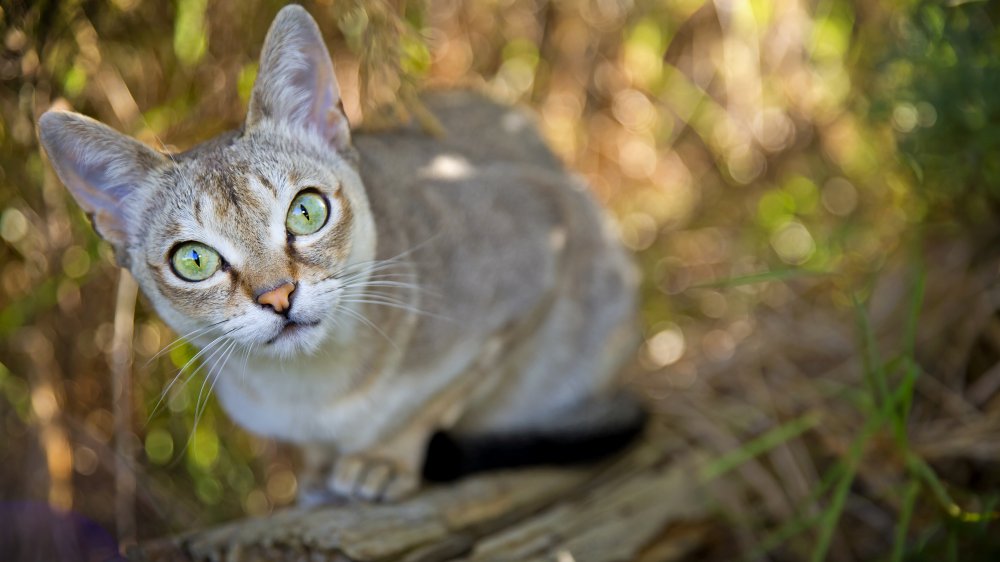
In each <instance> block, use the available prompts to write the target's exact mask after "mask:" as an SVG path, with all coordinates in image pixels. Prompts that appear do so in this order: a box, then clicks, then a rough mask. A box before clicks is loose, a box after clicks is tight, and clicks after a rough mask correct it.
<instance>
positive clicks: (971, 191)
mask: <svg viewBox="0 0 1000 562" xmlns="http://www.w3.org/2000/svg"><path fill="white" fill-rule="evenodd" d="M998 16H1000V11H998V5H997V4H996V3H995V2H965V3H959V2H955V3H952V5H945V4H943V3H941V2H932V1H923V0H921V1H916V2H912V3H911V5H910V6H907V9H906V11H905V12H904V13H902V14H898V15H895V16H893V17H892V18H891V20H890V21H889V24H890V29H891V34H892V35H891V36H892V37H893V38H894V39H895V41H894V42H893V45H892V47H891V48H890V49H889V50H888V53H887V55H886V56H885V58H884V59H882V60H881V61H880V62H879V64H878V69H879V72H880V76H879V77H878V78H877V80H876V82H875V88H874V93H875V96H876V97H875V101H876V103H875V105H874V106H873V111H872V113H873V115H874V116H875V117H876V118H879V119H884V120H887V121H890V122H891V123H892V127H893V129H895V130H896V132H897V134H898V137H899V138H900V141H901V142H900V148H901V152H902V156H903V158H904V159H905V161H906V162H907V164H908V165H909V166H911V167H912V169H913V173H914V175H915V176H916V180H917V181H916V184H917V185H918V186H920V189H919V193H920V194H921V195H922V196H923V197H925V198H926V200H927V203H928V205H929V207H931V208H933V209H936V210H937V211H938V213H937V214H938V218H943V219H948V218H950V217H951V216H953V215H954V214H956V213H959V214H961V215H964V216H967V217H969V218H970V219H973V220H976V221H979V222H984V221H988V220H990V219H993V218H995V215H996V211H997V209H998V208H1000V207H998V203H1000V162H998V161H997V159H996V158H995V155H996V154H997V151H998V150H1000V127H998V126H997V125H1000V36H998V34H997V30H996V24H997V20H998Z"/></svg>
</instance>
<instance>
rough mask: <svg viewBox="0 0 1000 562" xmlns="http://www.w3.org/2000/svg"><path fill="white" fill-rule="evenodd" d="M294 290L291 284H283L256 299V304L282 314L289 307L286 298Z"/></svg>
mask: <svg viewBox="0 0 1000 562" xmlns="http://www.w3.org/2000/svg"><path fill="white" fill-rule="evenodd" d="M294 290H295V285H294V284H293V283H285V284H284V285H281V286H279V287H276V288H274V289H271V290H270V291H268V292H266V293H264V294H262V295H260V296H259V297H257V302H259V303H260V304H263V305H265V306H270V307H271V308H273V309H274V311H275V312H284V311H286V310H288V307H289V306H290V305H289V302H288V297H289V296H290V295H291V294H292V291H294Z"/></svg>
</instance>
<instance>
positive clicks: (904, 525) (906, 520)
mask: <svg viewBox="0 0 1000 562" xmlns="http://www.w3.org/2000/svg"><path fill="white" fill-rule="evenodd" d="M919 493H920V481H919V480H917V479H915V478H910V481H909V482H907V483H906V489H905V490H904V491H903V505H902V508H901V509H900V512H899V521H897V522H896V532H895V533H894V536H895V539H894V541H893V545H892V558H891V560H892V562H902V560H903V556H904V555H905V554H906V535H907V532H908V531H909V530H910V519H912V518H913V508H914V507H915V506H916V505H917V495H918V494H919Z"/></svg>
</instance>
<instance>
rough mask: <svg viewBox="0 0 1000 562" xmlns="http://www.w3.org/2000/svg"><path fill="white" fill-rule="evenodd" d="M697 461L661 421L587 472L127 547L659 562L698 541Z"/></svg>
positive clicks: (425, 561)
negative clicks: (675, 528) (677, 530)
mask: <svg viewBox="0 0 1000 562" xmlns="http://www.w3.org/2000/svg"><path fill="white" fill-rule="evenodd" d="M702 464H703V461H702V456H701V455H699V454H697V453H692V452H689V451H685V446H684V444H683V443H682V442H680V441H679V440H677V439H676V438H675V437H674V436H673V435H672V434H671V432H670V431H669V429H668V428H667V427H666V425H665V423H664V422H663V421H661V420H654V421H653V422H652V423H651V424H650V427H649V428H648V430H647V432H646V434H645V435H644V436H643V438H642V439H641V440H640V441H639V442H638V443H637V444H636V445H634V446H633V447H631V448H630V449H629V450H628V451H626V452H625V453H623V454H622V455H620V456H619V457H617V458H615V459H611V460H609V461H607V462H605V463H602V464H601V465H598V466H591V467H577V468H565V469H557V468H535V469H529V470H517V471H506V472H497V473H492V474H482V475H478V476H475V477H472V478H468V479H465V480H463V481H461V482H458V483H455V484H453V485H448V486H435V487H430V488H428V489H426V490H424V491H422V492H421V493H419V494H418V495H417V496H415V497H413V498H411V499H409V500H407V501H405V502H402V503H398V504H387V505H367V504H353V505H336V506H325V507H320V508H313V509H289V510H285V511H281V512H278V513H275V514H273V515H270V516H268V517H262V518H254V519H245V520H241V521H235V522H232V523H228V524H225V525H222V526H220V527H216V528H213V529H208V530H199V531H193V532H190V533H187V534H183V535H181V536H177V537H172V538H168V539H160V540H156V541H152V542H148V543H145V544H140V545H139V546H137V547H135V548H133V549H131V550H130V551H129V557H130V559H133V560H145V561H150V562H158V561H181V560H184V561H187V560H199V561H201V560H211V561H219V562H230V561H233V562H235V561H258V560H260V561H264V560H269V561H313V560H337V561H340V560H352V561H378V562H382V561H405V562H434V561H439V560H467V561H470V562H471V561H485V560H490V561H496V560H511V561H515V560H516V561H532V560H556V561H558V562H569V561H576V562H604V561H607V562H611V561H625V560H635V559H640V558H643V557H644V558H645V559H648V560H654V559H655V560H667V559H672V558H676V557H679V556H681V555H683V554H684V553H685V552H688V551H689V550H690V549H691V548H695V547H697V546H698V545H699V542H698V540H697V533H695V534H694V535H693V534H692V533H691V528H692V527H691V526H690V525H688V526H687V527H685V528H684V529H683V532H681V534H680V538H679V540H677V541H673V540H672V535H671V533H670V532H669V531H670V528H671V525H672V524H676V523H682V522H691V521H698V520H701V519H703V518H705V517H706V516H707V515H708V513H709V507H710V501H709V499H708V496H707V493H705V491H704V489H703V487H702V485H701V484H700V480H699V478H698V474H699V467H700V466H701V465H702Z"/></svg>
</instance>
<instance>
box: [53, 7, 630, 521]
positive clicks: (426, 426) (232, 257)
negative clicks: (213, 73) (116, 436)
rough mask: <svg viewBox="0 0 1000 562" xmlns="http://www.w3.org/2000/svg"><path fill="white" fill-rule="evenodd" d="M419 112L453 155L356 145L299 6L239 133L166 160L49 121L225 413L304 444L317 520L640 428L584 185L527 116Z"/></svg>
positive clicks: (424, 142)
mask: <svg viewBox="0 0 1000 562" xmlns="http://www.w3.org/2000/svg"><path fill="white" fill-rule="evenodd" d="M425 102H426V104H427V106H428V107H429V108H430V110H431V111H432V112H433V113H434V114H435V115H436V117H437V118H438V119H439V120H440V122H441V124H442V125H443V127H444V129H445V131H446V133H445V134H444V136H443V137H442V138H433V137H431V136H428V135H425V134H423V133H421V132H420V131H419V130H417V129H416V128H400V129H399V130H395V131H390V132H384V133H378V134H374V133H372V134H358V135H354V138H353V139H352V134H351V132H350V130H349V127H348V122H347V118H346V117H345V115H344V113H343V111H342V106H341V104H340V93H339V89H338V86H337V82H336V79H335V77H334V73H333V66H332V63H331V60H330V56H329V54H328V52H327V49H326V46H325V45H324V43H323V39H322V37H321V35H320V32H319V28H318V27H317V25H316V23H315V22H314V21H313V19H312V18H311V17H310V16H309V14H308V13H307V12H306V11H305V10H304V9H302V8H301V7H299V6H288V7H286V8H284V9H282V10H281V12H280V13H279V14H278V15H277V18H276V19H275V21H274V23H273V24H272V26H271V29H270V31H269V32H268V35H267V39H266V41H265V43H264V49H263V53H262V55H261V61H260V69H259V74H258V77H257V80H256V83H255V85H254V88H253V91H252V94H251V98H250V103H249V109H248V112H247V117H246V121H245V123H244V125H243V127H242V128H241V129H240V130H236V131H232V132H230V133H228V134H223V135H221V136H219V137H217V138H215V139H212V140H210V141H208V142H206V143H203V144H201V145H198V146H196V147H194V148H193V149H191V150H189V151H187V152H184V153H180V154H164V153H160V152H157V151H155V150H153V149H151V148H149V147H147V146H146V145H144V144H142V143H140V142H138V141H136V140H133V139H131V138H128V137H126V136H124V135H122V134H119V133H117V132H115V131H113V130H112V129H110V128H108V127H107V126H105V125H102V124H100V123H98V122H96V121H94V120H92V119H89V118H87V117H84V116H81V115H79V114H75V113H70V112H55V111H50V112H47V113H46V114H44V115H43V116H42V117H41V119H40V121H39V125H40V138H41V141H42V144H43V145H44V148H45V150H46V151H47V153H48V155H49V158H50V159H51V161H52V164H53V165H54V167H55V169H56V171H57V173H58V175H59V177H60V178H61V179H62V181H63V183H65V185H66V186H67V187H68V188H69V190H70V191H71V192H72V194H73V195H74V197H75V198H76V200H77V201H78V202H79V204H80V205H81V206H82V207H83V209H84V210H85V211H86V212H87V213H88V214H89V215H90V216H91V219H92V222H93V225H94V228H95V229H96V230H97V232H98V233H99V234H100V235H101V236H102V237H103V238H105V239H106V240H107V241H108V242H110V243H111V244H112V246H113V247H114V250H115V255H116V257H117V260H118V261H119V263H120V264H121V265H122V266H123V267H127V268H128V269H129V270H130V271H131V272H132V274H133V275H134V277H135V278H136V280H137V281H138V283H139V285H140V287H141V288H142V290H143V292H144V293H145V295H146V296H147V297H148V299H149V300H150V302H151V303H152V304H153V306H154V307H155V309H156V310H157V312H158V313H159V314H160V316H161V317H162V318H163V319H164V320H165V321H166V322H167V324H169V325H170V326H171V327H172V328H173V329H174V330H176V331H177V333H178V334H182V335H188V337H189V338H190V340H191V341H192V342H193V343H194V344H195V345H196V346H198V347H199V348H201V349H202V350H203V352H204V355H203V357H207V358H208V360H206V363H207V364H208V365H209V366H210V373H209V376H211V377H213V383H212V384H214V386H215V389H216V390H217V392H218V396H219V399H220V401H221V404H222V406H223V408H224V409H225V410H226V411H227V412H228V413H229V415H231V416H232V417H233V418H234V419H235V420H236V421H237V422H238V423H239V424H241V425H242V426H244V427H245V428H247V429H249V430H250V431H253V432H256V433H259V434H262V435H266V436H272V437H276V438H278V439H282V440H286V441H290V442H294V443H296V444H299V445H301V446H302V448H303V450H304V459H305V460H304V464H305V474H304V476H303V478H304V480H303V482H302V484H301V487H300V489H302V490H303V491H304V492H305V494H304V496H303V497H304V498H305V499H306V500H308V501H317V500H321V499H326V498H327V497H329V495H332V496H336V497H349V498H359V499H367V500H394V499H397V498H401V497H403V496H405V495H407V494H409V493H411V492H413V491H414V490H415V489H416V488H417V487H418V486H419V483H420V477H421V471H422V470H423V471H424V473H425V474H427V475H429V476H434V477H445V478H447V477H450V476H455V475H458V474H461V473H463V472H465V471H467V470H473V469H477V468H483V467H489V466H496V465H504V464H508V465H511V464H520V463H522V462H525V461H530V460H543V461H558V460H561V459H563V458H580V459H583V458H587V457H588V454H589V453H587V452H585V451H584V450H583V449H580V448H581V447H584V446H585V445H587V444H588V443H589V444H591V445H593V444H594V443H597V444H598V447H597V448H598V449H601V448H603V449H609V450H610V449H613V448H614V447H615V446H617V445H615V443H616V442H617V441H616V440H617V439H618V438H620V437H624V436H626V435H630V434H632V433H634V432H635V431H636V427H637V426H638V425H639V424H640V421H639V420H640V418H641V415H639V414H637V412H639V411H640V410H639V409H637V408H636V407H635V403H634V402H633V401H631V400H630V399H623V398H622V396H623V395H622V394H621V393H620V392H619V391H617V390H616V387H615V380H614V379H615V374H616V373H617V372H618V371H619V370H620V367H621V366H622V364H623V362H625V361H626V360H627V359H628V358H629V357H630V356H631V354H632V353H633V351H634V347H635V344H636V341H637V332H636V324H635V292H636V275H635V273H634V268H633V265H632V263H631V261H630V258H629V257H628V255H627V254H626V252H625V251H624V250H623V248H622V247H621V246H620V244H619V242H618V241H617V238H616V236H615V235H614V234H613V233H612V229H611V228H609V226H608V224H607V221H606V220H605V219H604V218H603V217H602V215H601V213H600V211H599V209H598V207H597V206H596V205H595V203H594V202H593V200H592V199H591V197H590V195H589V194H588V192H587V189H586V187H585V186H584V185H582V184H581V183H580V181H579V180H577V179H574V178H573V177H571V176H570V175H568V174H567V173H566V171H565V170H564V169H563V168H562V166H561V165H560V163H559V162H558V160H557V159H556V158H555V157H554V156H553V154H552V153H551V152H550V151H549V150H548V149H547V147H546V146H545V144H544V143H543V141H542V140H541V138H540V136H539V134H538V132H537V131H536V129H535V128H534V126H533V124H532V123H531V121H530V120H529V119H528V118H527V117H526V116H525V115H523V114H522V113H520V112H518V111H515V110H512V109H510V108H507V107H503V106H500V105H497V104H495V103H492V102H490V101H488V100H487V99H485V98H484V97H482V96H479V95H476V94H473V93H469V92H443V93H436V94H429V95H427V96H426V97H425ZM233 358H235V359H233ZM226 359H231V360H228V361H227V360H226ZM442 430H447V432H448V435H450V436H451V437H450V438H448V437H445V436H444V435H442V434H439V433H438V434H436V432H440V431H442ZM433 435H437V436H436V437H435V438H434V439H433V443H432V445H431V446H430V451H431V452H430V457H431V460H433V461H434V462H436V463H437V465H436V466H433V467H432V466H431V465H427V466H424V461H425V454H426V451H427V450H428V443H429V441H431V438H432V436H433ZM560 443H561V444H563V445H565V446H563V447H560V446H557V445H558V444H560ZM554 444H555V445H554ZM527 457H534V458H527Z"/></svg>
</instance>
